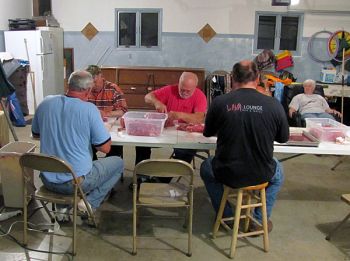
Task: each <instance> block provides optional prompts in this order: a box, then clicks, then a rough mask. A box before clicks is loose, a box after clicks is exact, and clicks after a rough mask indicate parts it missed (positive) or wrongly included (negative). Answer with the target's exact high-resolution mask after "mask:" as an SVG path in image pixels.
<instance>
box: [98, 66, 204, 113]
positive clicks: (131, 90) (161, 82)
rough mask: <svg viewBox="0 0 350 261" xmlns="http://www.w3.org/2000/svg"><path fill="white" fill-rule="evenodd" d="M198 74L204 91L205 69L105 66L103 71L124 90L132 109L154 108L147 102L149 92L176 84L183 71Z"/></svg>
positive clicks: (199, 84)
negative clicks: (146, 97)
mask: <svg viewBox="0 0 350 261" xmlns="http://www.w3.org/2000/svg"><path fill="white" fill-rule="evenodd" d="M184 71H187V72H193V73H195V74H196V75H197V76H198V87H199V88H201V89H202V90H203V91H204V85H205V70H204V69H197V68H179V67H105V68H102V73H103V75H104V77H105V79H106V80H108V81H111V82H115V83H116V84H118V86H119V87H120V88H121V89H122V90H123V92H124V96H125V99H126V102H127V104H128V107H129V108H130V109H154V108H153V106H150V105H149V104H146V103H145V101H144V97H145V95H146V94H147V93H149V92H151V91H153V90H155V89H158V88H160V87H163V86H165V85H169V84H176V83H178V81H179V78H180V76H181V74H182V72H184Z"/></svg>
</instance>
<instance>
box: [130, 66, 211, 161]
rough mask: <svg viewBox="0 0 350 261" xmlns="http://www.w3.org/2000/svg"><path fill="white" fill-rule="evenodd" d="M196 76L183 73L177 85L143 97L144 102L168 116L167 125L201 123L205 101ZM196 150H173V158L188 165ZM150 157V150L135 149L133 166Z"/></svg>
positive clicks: (145, 148)
mask: <svg viewBox="0 0 350 261" xmlns="http://www.w3.org/2000/svg"><path fill="white" fill-rule="evenodd" d="M197 84H198V78H197V75H196V74H194V73H191V72H183V73H182V74H181V76H180V79H179V83H178V84H175V85H167V86H164V87H162V88H160V89H157V90H155V91H152V92H150V93H148V94H147V95H146V96H145V102H146V103H149V104H152V105H153V106H154V107H155V109H156V110H157V111H158V112H163V113H167V114H168V121H167V122H168V124H170V125H172V124H173V122H174V120H177V121H178V122H179V123H181V122H182V123H195V124H196V123H197V124H198V123H203V122H204V117H205V112H206V110H207V99H206V97H205V95H204V93H203V92H202V91H201V90H200V89H199V88H197ZM195 153H196V150H193V149H174V158H175V159H181V160H184V161H187V162H188V163H190V162H191V161H192V159H193V156H194V154H195ZM150 157H151V148H147V147H136V160H135V164H137V163H139V162H140V161H142V160H144V159H149V158H150Z"/></svg>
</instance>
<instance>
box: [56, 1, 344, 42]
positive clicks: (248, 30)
mask: <svg viewBox="0 0 350 261" xmlns="http://www.w3.org/2000/svg"><path fill="white" fill-rule="evenodd" d="M300 2H301V3H300V4H299V5H298V6H295V7H289V8H287V7H272V6H271V0H216V1H212V0H190V1H189V0H148V1H145V0H133V1H130V0H100V1H95V0H74V1H72V0H52V9H53V14H54V15H55V17H56V19H57V20H58V21H59V23H60V24H61V26H62V27H63V28H64V30H66V31H81V30H82V29H83V28H84V26H85V25H86V24H87V23H88V22H91V23H92V24H93V25H94V26H95V27H96V28H97V29H98V30H99V31H114V10H115V8H162V9H163V25H162V26H163V32H182V33H197V32H198V31H199V30H200V29H201V28H202V27H203V26H204V25H205V24H206V23H209V24H210V25H211V26H212V27H213V28H214V30H215V31H216V32H217V33H221V34H254V25H255V12H256V11H276V12H287V11H288V10H291V9H292V10H293V11H294V10H297V11H301V12H305V20H304V30H303V34H304V36H311V35H312V34H313V33H315V32H317V31H319V30H324V29H327V30H330V31H335V30H339V29H345V30H350V15H349V13H350V0H331V1H330V0H300ZM312 10H325V11H328V10H333V11H342V12H343V11H349V13H348V14H346V15H345V14H344V13H343V14H340V15H339V14H335V13H334V12H331V13H330V14H321V15H320V14H314V13H310V11H312Z"/></svg>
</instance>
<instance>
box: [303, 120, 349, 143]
mask: <svg viewBox="0 0 350 261" xmlns="http://www.w3.org/2000/svg"><path fill="white" fill-rule="evenodd" d="M305 121H306V128H308V129H309V132H310V133H311V134H312V135H313V136H315V137H316V138H317V139H319V140H320V141H331V142H335V139H336V138H337V137H342V138H345V135H346V131H347V130H348V128H347V126H346V125H344V124H341V123H340V122H337V121H335V120H332V119H325V118H306V119H305Z"/></svg>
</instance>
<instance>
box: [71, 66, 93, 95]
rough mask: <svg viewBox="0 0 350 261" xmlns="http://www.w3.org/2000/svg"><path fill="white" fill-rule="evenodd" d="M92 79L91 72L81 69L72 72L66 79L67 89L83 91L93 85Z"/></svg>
mask: <svg viewBox="0 0 350 261" xmlns="http://www.w3.org/2000/svg"><path fill="white" fill-rule="evenodd" d="M93 84H94V79H93V77H92V75H91V73H89V72H87V71H83V70H79V71H75V72H73V73H72V74H71V75H70V76H69V79H68V86H69V90H72V91H79V92H81V91H85V90H87V89H90V88H92V87H93Z"/></svg>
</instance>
